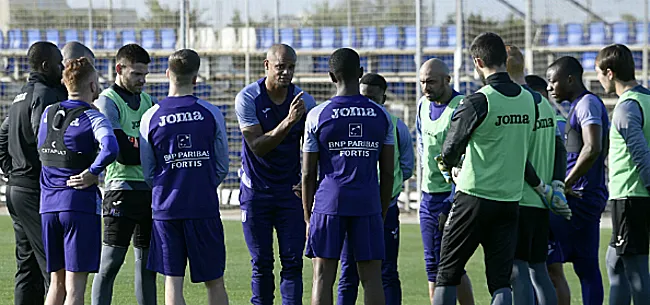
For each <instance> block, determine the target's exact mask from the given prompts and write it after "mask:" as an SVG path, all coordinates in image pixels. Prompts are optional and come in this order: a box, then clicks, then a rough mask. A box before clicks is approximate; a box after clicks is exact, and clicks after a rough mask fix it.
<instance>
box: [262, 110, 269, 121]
mask: <svg viewBox="0 0 650 305" xmlns="http://www.w3.org/2000/svg"><path fill="white" fill-rule="evenodd" d="M269 111H271V108H268V107H267V108H264V109H262V113H263V114H264V117H265V118H267V119H268V118H269V114H268V112H269Z"/></svg>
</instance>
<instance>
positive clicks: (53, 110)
mask: <svg viewBox="0 0 650 305" xmlns="http://www.w3.org/2000/svg"><path fill="white" fill-rule="evenodd" d="M88 109H90V107H86V106H81V107H76V108H69V109H68V108H65V107H63V106H61V103H56V104H54V105H52V106H51V107H50V108H49V110H48V112H47V117H46V120H47V121H46V123H47V137H46V138H45V142H44V143H43V145H41V146H40V147H39V148H38V154H39V156H40V158H41V162H42V164H43V166H49V167H57V168H70V169H86V168H88V167H90V165H91V164H92V163H93V161H94V160H95V153H81V152H75V151H71V150H69V149H68V147H67V146H66V145H65V142H64V135H65V131H66V130H67V129H68V127H70V126H71V125H72V126H75V125H76V126H79V116H81V115H82V114H83V113H84V112H85V111H86V110H88Z"/></svg>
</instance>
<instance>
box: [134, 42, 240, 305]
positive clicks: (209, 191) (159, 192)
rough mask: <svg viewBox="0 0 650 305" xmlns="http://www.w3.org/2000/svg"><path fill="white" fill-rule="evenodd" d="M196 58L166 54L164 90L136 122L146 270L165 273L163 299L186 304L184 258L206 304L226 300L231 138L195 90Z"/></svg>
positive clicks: (194, 55) (216, 304) (221, 304)
mask: <svg viewBox="0 0 650 305" xmlns="http://www.w3.org/2000/svg"><path fill="white" fill-rule="evenodd" d="M200 63H201V58H200V57H199V55H198V54H197V53H196V52H194V51H192V50H189V49H182V50H178V51H176V52H174V53H173V54H172V55H171V56H170V57H169V68H168V69H167V72H166V73H167V77H168V78H169V96H168V97H167V98H165V99H164V100H161V101H160V102H159V103H158V104H156V105H154V106H153V107H152V108H150V109H149V110H147V112H146V113H145V114H144V116H142V124H140V141H141V143H142V146H141V147H140V156H141V160H142V170H143V172H144V177H145V179H146V181H147V183H148V184H149V185H151V187H152V188H153V203H152V207H153V230H152V233H151V251H150V252H149V260H148V264H147V268H148V269H150V270H153V271H155V272H157V273H160V274H163V275H165V304H167V305H172V304H173V305H176V304H185V299H184V297H183V280H184V276H185V268H186V265H187V261H188V260H189V262H190V278H191V280H192V282H193V283H200V282H203V283H204V284H205V287H206V288H207V295H208V304H209V305H225V304H228V295H227V294H226V288H225V285H224V281H223V274H224V270H225V267H226V266H225V265H226V245H225V240H224V232H223V224H222V223H221V218H220V213H219V198H218V196H217V187H218V186H219V184H220V183H221V182H222V181H223V179H225V178H226V175H227V174H228V161H229V159H228V139H227V135H226V123H225V121H224V118H223V115H222V114H221V111H219V108H217V107H216V106H214V105H212V104H210V103H208V102H206V101H204V100H201V99H199V98H197V97H196V96H194V95H193V92H194V85H196V79H197V77H198V73H199V67H200ZM154 292H155V291H154Z"/></svg>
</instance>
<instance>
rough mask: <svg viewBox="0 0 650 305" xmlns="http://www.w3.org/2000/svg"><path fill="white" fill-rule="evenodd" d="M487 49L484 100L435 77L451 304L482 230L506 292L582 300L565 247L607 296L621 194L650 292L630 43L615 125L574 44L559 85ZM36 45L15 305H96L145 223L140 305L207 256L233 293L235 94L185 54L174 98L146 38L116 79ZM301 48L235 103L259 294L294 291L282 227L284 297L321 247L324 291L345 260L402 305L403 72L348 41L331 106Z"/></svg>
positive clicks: (435, 183)
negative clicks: (207, 93)
mask: <svg viewBox="0 0 650 305" xmlns="http://www.w3.org/2000/svg"><path fill="white" fill-rule="evenodd" d="M470 54H471V56H472V57H473V62H474V66H475V68H476V72H477V74H478V76H479V77H480V78H481V80H482V81H483V83H484V85H485V86H484V87H482V88H481V89H480V90H478V91H477V92H476V93H474V94H471V95H469V96H463V95H461V94H460V93H458V92H456V91H454V90H453V89H452V88H451V86H450V81H451V78H450V72H449V69H448V67H447V66H446V64H445V63H444V62H443V61H441V60H439V59H435V58H434V59H430V60H428V61H426V62H425V63H424V64H423V65H422V66H421V67H420V72H419V76H418V77H419V83H420V87H421V89H422V93H423V97H422V98H421V99H420V100H419V101H418V104H417V118H416V126H415V129H416V133H417V145H416V146H417V153H418V154H419V156H420V157H421V160H422V177H419V178H420V179H421V181H422V201H421V202H422V203H421V206H420V211H419V219H420V227H421V233H422V240H423V244H424V257H425V265H426V273H427V276H428V281H429V297H430V300H431V303H432V304H435V305H439V304H455V303H456V301H458V302H459V303H460V304H461V305H469V304H474V296H473V292H472V285H471V283H470V280H469V277H468V276H467V274H466V272H465V265H466V263H467V261H468V260H469V259H470V257H471V256H472V255H473V253H474V252H475V250H476V249H477V248H478V246H479V245H482V247H483V250H484V256H485V268H486V276H487V287H488V289H489V291H490V293H491V295H492V304H512V303H513V301H514V303H516V304H536V303H537V304H546V305H548V304H561V305H564V304H570V292H569V287H568V284H567V281H566V279H565V276H564V273H563V272H564V271H563V267H562V264H563V263H565V262H572V263H573V267H574V270H575V272H576V274H577V275H578V277H579V279H580V284H581V288H582V297H583V303H584V304H589V305H592V304H602V303H603V298H604V296H603V295H604V293H603V284H602V278H601V275H600V269H599V260H598V246H599V240H600V238H599V237H600V236H599V235H600V234H599V232H600V215H601V213H602V212H603V210H604V208H605V205H606V202H607V200H608V199H610V200H611V202H612V220H613V226H614V230H613V233H612V241H611V243H610V246H609V247H608V250H607V258H606V260H607V271H608V276H609V280H610V289H611V290H610V304H630V303H631V301H632V300H634V304H645V303H647V302H648V300H650V275H649V272H648V251H649V238H650V205H648V204H647V203H646V202H645V201H646V200H648V197H650V194H649V190H650V145H649V143H650V113H647V112H646V111H650V108H648V107H650V91H648V89H646V88H645V87H643V86H642V85H639V84H638V83H637V82H636V80H635V76H634V74H635V73H634V60H633V57H632V53H631V52H630V50H629V49H628V48H627V47H625V46H624V45H611V46H608V47H605V48H604V49H602V50H601V51H600V53H599V54H598V57H597V59H596V73H597V74H598V80H599V81H600V83H601V84H602V85H603V87H604V88H605V91H606V92H607V93H615V94H617V95H618V96H619V101H618V103H617V104H616V108H615V109H614V114H613V119H612V123H613V126H611V128H610V122H609V117H608V114H607V110H606V108H605V106H604V104H603V102H602V101H601V100H600V99H599V98H598V97H597V96H596V95H594V94H592V93H591V92H589V91H588V90H587V89H586V88H585V86H584V85H583V82H582V73H583V69H582V67H581V65H580V63H579V62H578V61H577V60H576V59H575V58H572V57H562V58H559V59H557V60H556V61H555V62H553V64H551V65H550V66H549V68H548V70H547V75H546V78H547V79H548V83H547V82H546V81H545V80H544V79H543V78H541V77H538V76H534V75H528V76H525V74H524V57H523V54H522V53H521V52H520V50H519V49H518V48H517V47H516V46H511V45H505V44H504V42H503V41H502V39H501V38H500V37H499V36H498V35H496V34H493V33H483V34H481V35H479V36H478V37H476V38H475V39H474V41H473V42H472V45H471V47H470ZM28 59H29V64H30V68H31V73H30V77H29V80H28V83H27V85H26V86H25V87H23V89H22V93H21V94H19V95H18V96H16V98H15V100H14V102H13V103H12V105H11V107H10V111H9V115H8V117H7V118H6V119H5V120H4V122H3V124H2V128H0V167H1V169H2V171H3V173H4V174H5V175H6V176H7V177H8V179H9V183H8V196H7V201H8V202H7V205H8V208H9V212H10V214H11V216H12V219H13V224H14V231H15V236H16V260H17V263H18V271H17V273H16V286H15V294H14V296H15V298H14V299H15V304H42V303H43V302H45V304H83V302H84V294H85V287H86V282H87V278H88V274H89V273H97V274H96V275H95V276H94V279H93V283H92V297H91V299H92V304H93V305H100V304H110V303H111V299H112V295H113V284H114V281H115V278H116V276H117V273H118V271H119V269H120V267H121V265H122V264H123V262H124V259H125V256H126V253H127V250H128V247H129V244H130V240H131V239H133V245H134V249H135V258H136V264H135V269H136V270H135V275H136V276H135V292H136V299H137V302H138V304H141V305H143V304H156V303H157V300H156V273H160V274H163V275H165V303H166V304H185V301H184V298H183V279H184V276H185V268H186V265H187V262H188V261H189V265H190V266H189V269H190V278H191V281H192V282H203V283H205V286H206V288H207V299H208V303H209V304H228V296H227V293H226V288H225V284H224V281H223V274H224V271H225V265H226V264H225V262H226V261H225V257H226V249H225V240H224V231H223V226H222V223H221V219H220V213H219V198H218V196H217V192H216V189H217V187H218V185H219V184H220V183H221V182H222V181H223V179H224V178H225V177H226V175H227V173H228V163H229V157H228V156H229V154H228V142H227V133H226V126H225V121H224V117H223V115H222V114H221V112H220V111H219V109H218V108H217V107H215V106H213V105H211V104H209V103H208V102H206V101H203V100H201V99H200V98H197V97H195V96H194V95H193V88H194V85H195V84H196V82H197V77H198V71H199V66H200V57H199V55H198V54H197V53H196V52H194V51H192V50H189V49H182V50H179V51H176V52H174V53H173V54H172V55H171V56H170V58H169V67H168V69H167V71H166V75H167V77H168V78H169V83H170V91H169V95H168V97H167V98H165V99H163V100H161V101H156V100H155V99H154V98H152V97H151V96H150V95H148V94H147V93H145V92H143V86H144V84H145V77H146V75H147V74H148V65H149V63H150V62H151V59H150V57H149V54H148V53H147V51H146V50H144V49H143V48H142V47H140V46H138V45H135V44H129V45H125V46H123V47H122V48H120V50H119V51H118V52H117V55H116V60H115V64H116V65H115V72H116V74H117V75H116V78H115V84H113V85H111V86H110V87H109V88H107V89H104V90H101V87H100V85H99V80H98V74H97V71H96V70H95V68H94V54H93V53H92V52H91V51H90V50H89V49H88V48H86V47H85V46H83V45H82V44H80V43H76V42H75V43H69V44H67V45H66V46H65V47H64V48H63V49H62V50H61V51H60V50H59V49H58V48H57V47H56V46H55V45H53V44H51V43H48V42H37V43H35V44H34V45H32V46H31V47H30V49H29V51H28ZM296 60H297V56H296V53H295V51H294V50H293V49H292V48H291V47H289V46H287V45H282V44H278V45H274V46H272V47H271V48H270V49H269V51H268V52H267V54H266V59H265V60H264V67H265V70H266V77H264V78H262V79H260V80H258V81H256V82H254V83H252V84H250V85H248V86H246V87H245V88H244V89H243V90H242V91H241V92H239V94H237V96H236V98H235V114H236V116H237V119H238V122H239V126H240V129H241V131H242V134H243V140H242V153H241V156H242V166H241V169H240V170H239V176H240V178H241V186H240V198H239V199H240V205H241V213H242V215H241V217H242V227H243V233H244V237H245V241H246V244H247V246H248V249H249V252H250V256H251V258H252V259H251V264H252V281H251V289H252V298H251V299H250V302H251V303H252V304H263V305H266V304H273V302H274V292H275V279H274V273H273V265H274V257H275V254H274V250H273V231H274V229H275V231H276V233H277V239H278V246H279V249H278V252H279V257H280V262H281V265H282V271H281V272H280V277H281V280H280V293H281V295H282V303H283V304H301V303H302V297H303V281H302V269H303V259H302V257H303V254H304V253H305V252H306V255H307V256H308V257H310V258H312V262H313V274H314V276H313V287H312V295H311V303H312V304H333V303H334V294H333V286H334V283H335V281H336V275H337V271H338V265H339V261H340V262H341V274H340V278H339V285H338V300H337V303H338V304H341V305H345V304H355V303H356V299H357V294H358V286H359V283H361V284H362V285H363V288H364V289H363V290H364V302H365V304H372V305H379V304H401V302H402V293H401V287H400V280H399V276H398V263H397V261H398V260H397V258H398V249H399V239H400V238H399V234H400V233H399V209H398V206H397V198H398V196H399V195H400V193H401V191H402V184H403V182H404V181H406V180H407V179H409V178H410V177H411V176H412V175H413V170H414V163H415V162H414V159H415V157H414V149H413V145H412V139H411V136H410V132H409V129H408V127H407V126H406V125H405V124H404V122H403V121H401V120H400V119H398V118H397V117H396V116H394V115H392V114H389V113H388V112H387V110H386V109H385V108H384V103H385V102H386V89H387V83H386V80H385V79H384V78H383V77H382V76H380V75H378V74H374V73H367V74H364V71H363V68H362V67H361V65H360V57H359V54H357V53H356V52H355V51H354V50H352V49H348V48H342V49H338V50H336V51H335V52H334V53H333V54H332V55H331V57H330V59H329V77H330V78H331V80H332V82H333V83H334V84H335V86H336V95H335V96H333V97H332V98H331V99H329V100H328V101H326V102H324V103H321V104H320V105H316V102H315V100H314V98H313V97H311V96H310V95H309V94H308V93H306V92H304V91H302V90H301V89H300V88H299V87H298V86H296V85H294V84H293V83H292V79H293V73H294V69H295V65H296ZM62 63H63V64H62ZM549 92H550V94H551V95H552V96H553V98H554V99H555V100H556V101H569V102H570V103H571V108H570V109H571V110H570V112H569V113H568V114H566V113H562V112H563V110H562V108H559V107H557V108H555V109H554V107H553V104H551V103H550V102H549V100H548V93H549ZM646 121H648V122H647V123H648V124H646ZM607 157H608V158H609V159H608V162H609V163H608V170H609V180H608V182H607V180H606V179H605V162H606V158H607ZM179 164H180V165H179ZM104 171H105V173H106V174H105V190H104V192H103V194H102V193H101V192H100V190H99V188H98V186H97V184H98V180H99V179H98V176H99V175H100V173H102V172H104ZM549 182H550V184H549ZM606 183H608V186H606V185H605V184H606ZM565 194H566V195H565ZM102 197H103V199H102ZM101 216H103V220H104V221H103V225H104V229H103V232H104V237H103V246H102V238H101V232H102V227H101V226H102V222H101Z"/></svg>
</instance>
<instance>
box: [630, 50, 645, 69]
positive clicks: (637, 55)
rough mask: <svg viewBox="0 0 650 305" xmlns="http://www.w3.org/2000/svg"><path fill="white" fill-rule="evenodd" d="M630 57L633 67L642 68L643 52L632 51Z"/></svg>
mask: <svg viewBox="0 0 650 305" xmlns="http://www.w3.org/2000/svg"><path fill="white" fill-rule="evenodd" d="M632 58H633V59H634V69H637V70H641V69H643V52H640V51H639V52H636V51H633V52H632Z"/></svg>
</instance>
